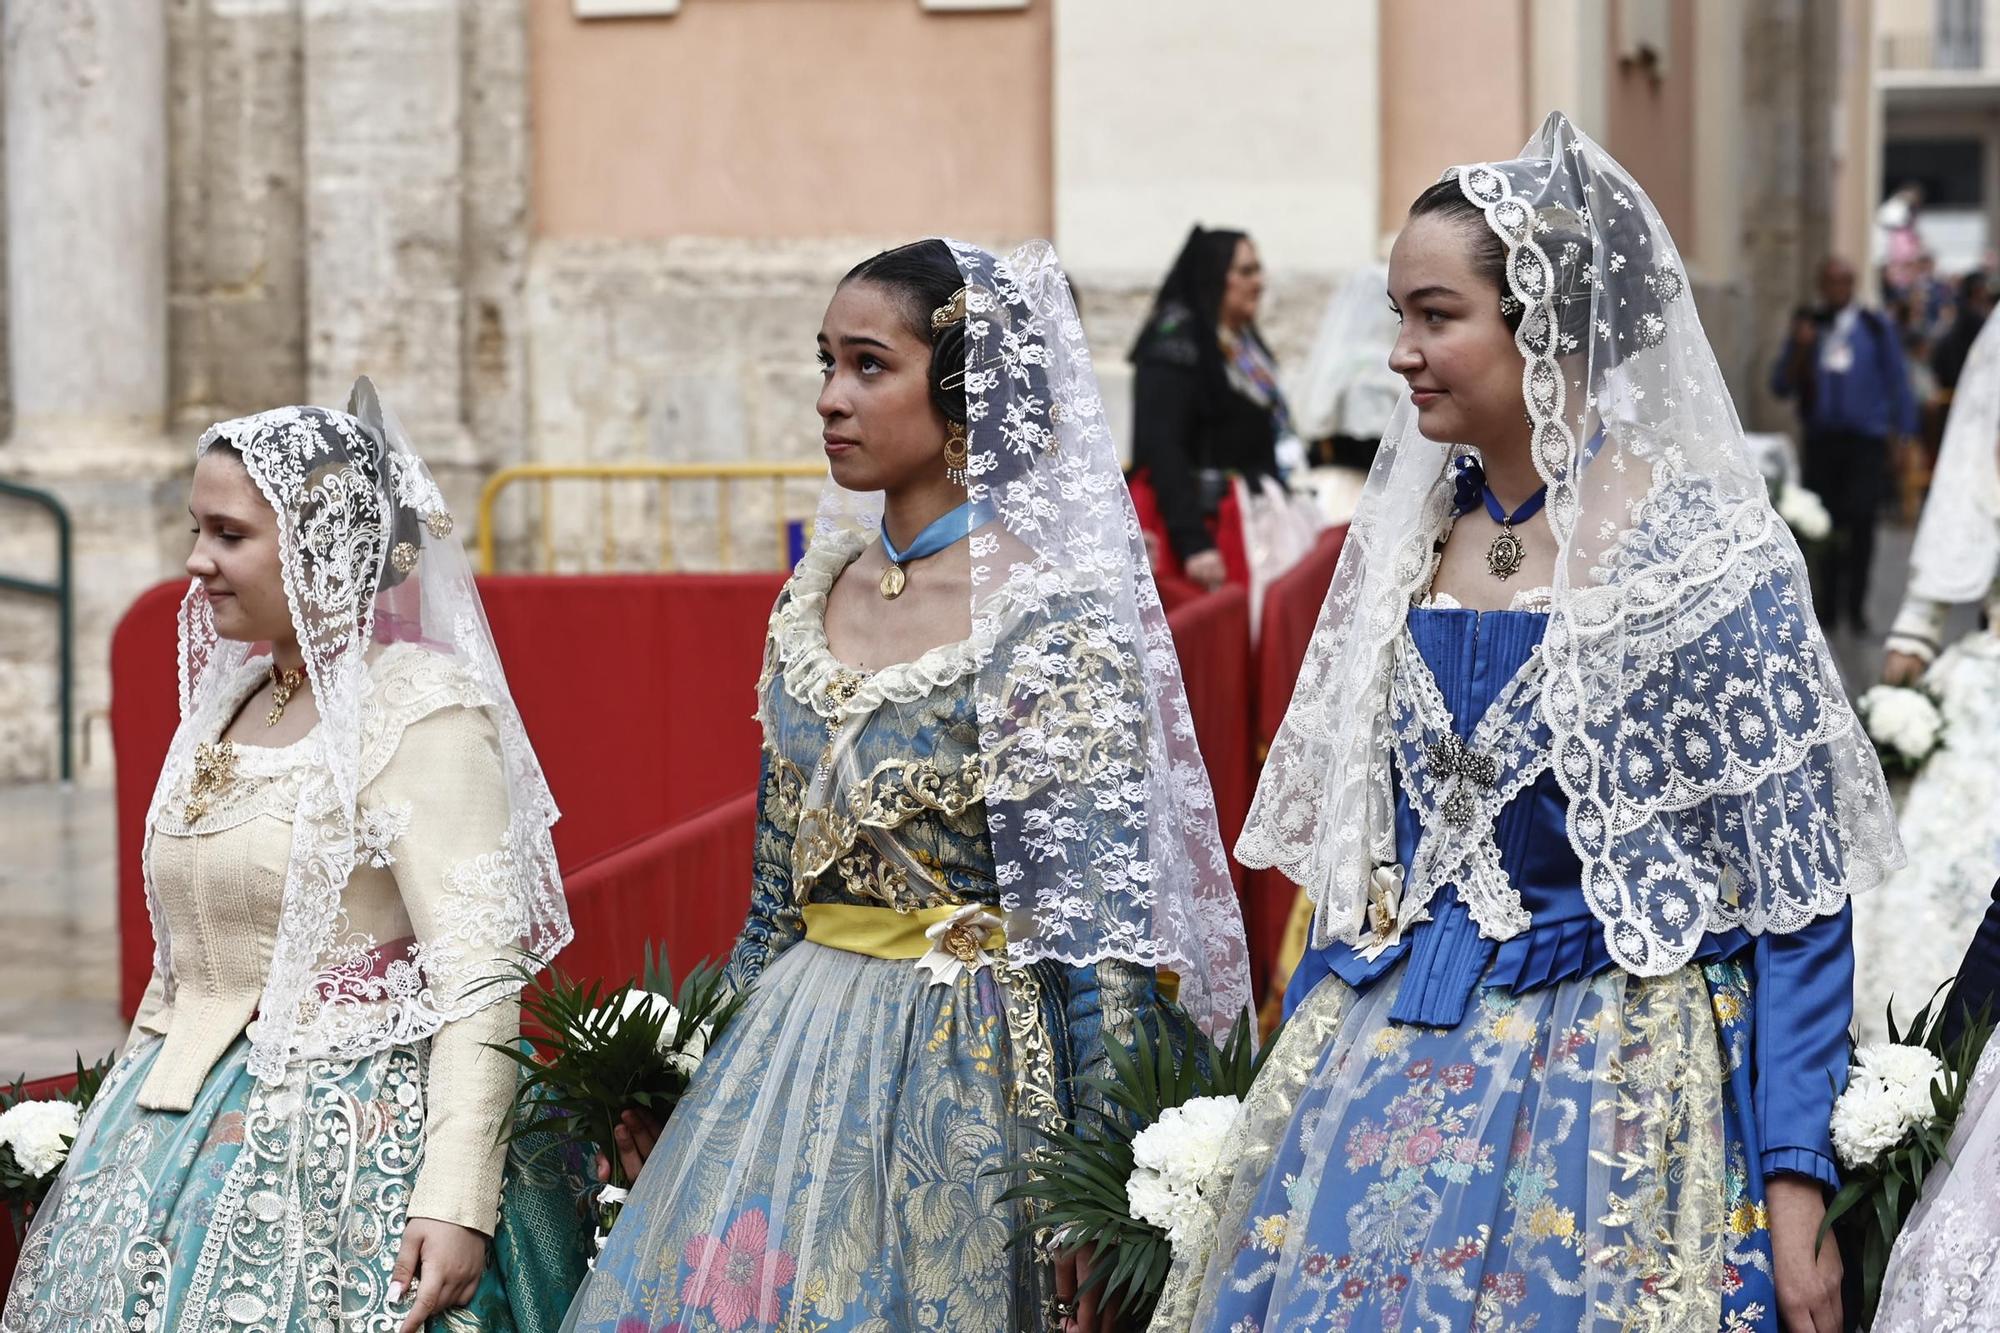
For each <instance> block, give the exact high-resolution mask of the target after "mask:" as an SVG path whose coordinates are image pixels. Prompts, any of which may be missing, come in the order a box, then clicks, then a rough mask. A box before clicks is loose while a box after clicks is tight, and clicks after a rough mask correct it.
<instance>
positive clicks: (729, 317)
mask: <svg viewBox="0 0 2000 1333" xmlns="http://www.w3.org/2000/svg"><path fill="white" fill-rule="evenodd" d="M904 239H908V238H900V237H899V238H886V237H885V238H872V239H857V240H852V241H813V242H777V241H735V242H730V241H692V240H690V241H667V242H615V243H614V242H584V241H552V240H544V241H542V242H540V243H538V244H537V245H536V246H535V248H534V254H533V258H532V260H531V262H530V265H529V277H528V299H527V319H528V326H529V329H530V330H531V336H530V338H529V339H528V350H527V360H528V379H529V394H528V397H529V400H530V402H531V403H532V404H533V407H532V410H531V413H530V417H529V431H528V439H529V443H528V456H529V457H530V458H532V459H534V460H536V461H545V462H578V461H590V462H638V461H646V462H664V461H675V462H702V461H706V462H721V461H734V460H741V459H755V460H759V461H768V460H790V461H801V462H813V463H816V462H818V461H819V460H820V458H821V457H822V454H821V451H820V441H819V430H820V426H819V420H818V417H817V416H816V415H815V412H814V406H813V405H814V401H815V399H816V397H817V395H818V392H819V376H818V372H817V369H816V367H815V362H814V344H813V339H814V336H815V335H816V334H817V332H818V330H819V324H820V319H821V317H822V315H823V314H824V313H825V309H826V302H827V299H828V298H829V297H830V296H831V295H832V292H833V287H834V284H835V283H836V282H838V281H839V279H840V275H841V274H842V273H844V272H846V271H847V269H848V268H850V267H851V266H852V265H853V264H854V263H855V262H857V261H858V260H860V259H863V258H865V257H866V256H868V255H869V254H872V253H873V252H874V251H876V250H878V249H881V248H883V247H884V246H886V245H892V244H896V243H898V242H899V241H900V240H904ZM994 244H1003V243H1001V242H994ZM1163 267H1164V266H1163ZM1073 276H1074V277H1075V282H1076V288H1077V291H1078V294H1079V298H1080V305H1081V308H1082V311H1083V316H1084V324H1085V328H1086V330H1087V332H1088V333H1089V335H1090V342H1091V347H1092V349H1093V351H1094V353H1095V355H1096V362H1097V372H1098V377H1099V380H1100V381H1101V382H1102V384H1103V387H1104V393H1105V400H1106V404H1107V408H1108V410H1109V413H1110V416H1111V420H1112V423H1113V425H1114V427H1116V434H1117V436H1118V438H1119V440H1120V442H1121V444H1123V443H1125V442H1126V441H1127V439H1128V432H1127V426H1128V424H1129V421H1130V413H1131V375H1130V367H1129V366H1128V365H1127V364H1126V361H1125V351H1126V349H1127V348H1128V347H1130V346H1131V343H1132V340H1133V338H1134V336H1135V335H1136V334H1137V331H1138V327H1139V323H1140V321H1141V320H1142V319H1143V318H1144V316H1145V313H1146V311H1147V309H1148V308H1149V306H1150V303H1151V300H1152V294H1153V293H1152V287H1151V283H1150V281H1149V282H1146V283H1137V282H1133V281H1131V280H1130V279H1129V278H1128V279H1120V278H1118V277H1115V276H1110V275H1106V276H1103V277H1100V276H1098V275H1095V274H1093V273H1090V272H1087V271H1086V272H1083V273H1079V274H1075V275H1073ZM1333 281H1334V280H1333V279H1330V278H1327V277H1323V276H1319V275H1285V274H1278V275H1274V278H1273V281H1272V284H1271V287H1270V291H1269V295H1268V296H1267V301H1266V316H1265V320H1264V329H1265V332H1266V335H1267V336H1268V337H1269V338H1270V339H1271V340H1272V343H1273V346H1274V349H1275V350H1276V352H1277V354H1278V356H1279V358H1280V361H1281V364H1287V365H1290V366H1293V367H1303V365H1304V362H1305V355H1306V352H1307V351H1308V349H1309V348H1310V346H1311V340H1312V336H1313V332H1314V330H1315V329H1316V328H1317V327H1318V323H1319V318H1320V311H1321V308H1322V307H1323V306H1324V304H1325V301H1326V298H1327V294H1328V293H1329V291H1331V290H1332V286H1333ZM817 490H818V487H817V484H816V483H813V482H810V481H792V482H787V483H786V484H785V486H784V488H783V499H782V501H781V502H780V503H778V504H774V502H773V498H772V495H771V490H770V488H769V487H768V486H748V485H739V486H738V487H737V488H736V489H735V491H734V494H733V496H732V499H731V502H730V511H729V514H728V516H727V517H728V527H729V531H730V534H731V556H732V559H731V560H730V561H729V562H728V563H731V564H733V565H734V566H735V567H737V568H744V567H766V568H769V567H775V566H776V564H777V563H779V560H780V558H781V549H780V547H779V545H778V536H777V533H778V526H777V512H776V511H777V510H779V509H782V511H783V513H784V515H785V516H786V517H788V518H794V519H797V518H804V517H807V516H809V515H810V514H811V512H812V508H813V502H814V498H815V496H816V494H817ZM551 495H552V496H553V500H552V503H553V505H554V510H553V512H552V515H551V521H550V528H551V530H552V531H553V532H554V533H555V534H556V543H555V551H554V557H553V560H547V559H546V558H545V554H544V552H543V550H542V548H541V540H542V539H541V533H542V526H541V503H542V499H541V489H540V486H539V484H536V483H529V484H520V485H516V486H515V487H513V488H511V489H510V492H509V493H508V494H506V495H505V496H504V497H503V499H502V500H501V502H500V505H499V508H498V511H497V522H496V526H497V527H498V528H499V530H500V549H501V554H502V560H501V564H502V566H503V567H523V566H535V565H540V564H544V563H549V564H553V566H554V567H555V568H558V569H564V570H583V569H596V568H603V567H605V565H606V564H607V563H610V564H613V565H616V566H618V567H626V568H630V567H635V566H636V567H641V568H644V567H650V566H653V565H654V564H656V563H657V562H658V561H659V555H660V551H661V546H662V542H661V538H660V535H659V533H660V525H661V518H662V513H661V499H660V494H659V491H658V488H657V487H656V486H654V485H652V484H651V483H647V482H636V481H635V482H625V483H619V484H617V485H615V486H613V487H611V488H610V490H609V494H608V495H607V494H606V492H605V490H604V489H603V488H601V487H599V486H598V485H597V484H596V483H580V482H568V483H562V482H558V483H553V484H552V489H551ZM719 500H720V496H719V494H718V492H717V490H716V488H715V487H714V486H712V485H708V484H696V483H677V484H676V485H675V487H674V488H673V492H672V499H671V501H670V503H669V504H668V506H667V509H666V513H665V518H666V521H667V523H668V524H669V526H670V528H671V545H672V549H673V551H674V553H675V557H676V558H675V561H674V563H675V564H676V565H678V566H679V567H682V568H695V569H705V568H718V567H720V566H721V565H722V564H723V563H724V561H723V559H722V552H721V549H720V542H719V537H718V531H719V528H720V526H721V524H722V522H723V518H722V515H720V514H719V513H718V503H719ZM607 533H609V534H610V540H609V542H608V547H609V551H608V554H609V557H610V558H609V560H607Z"/></svg>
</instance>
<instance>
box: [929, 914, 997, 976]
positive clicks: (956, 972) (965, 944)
mask: <svg viewBox="0 0 2000 1333" xmlns="http://www.w3.org/2000/svg"><path fill="white" fill-rule="evenodd" d="M1005 925H1006V922H1004V921H1002V920H1001V919H1000V918H999V917H997V916H995V915H994V914H993V913H992V912H990V911H988V910H987V909H986V908H985V907H984V906H983V905H981V904H979V903H967V904H966V905H965V906H963V907H961V908H959V909H958V910H957V911H956V912H953V913H952V914H951V915H950V916H948V917H946V918H945V919H944V920H943V921H940V922H938V923H937V924H935V925H933V926H931V927H930V928H929V929H927V930H926V931H924V938H925V939H927V940H929V941H930V942H931V947H930V951H929V952H928V953H926V954H924V956H923V957H921V958H919V959H917V966H918V967H920V968H922V969H923V970H925V971H926V972H929V973H930V974H931V985H933V986H949V985H951V984H952V983H953V982H955V981H957V980H958V978H959V976H960V975H961V974H963V973H965V972H967V971H973V972H977V971H978V970H979V969H980V968H983V967H988V966H991V965H992V962H993V958H992V955H990V954H988V953H987V952H986V941H987V939H988V938H989V937H991V936H992V934H993V933H994V932H995V931H997V930H999V929H1001V928H1002V927H1003V926H1005Z"/></svg>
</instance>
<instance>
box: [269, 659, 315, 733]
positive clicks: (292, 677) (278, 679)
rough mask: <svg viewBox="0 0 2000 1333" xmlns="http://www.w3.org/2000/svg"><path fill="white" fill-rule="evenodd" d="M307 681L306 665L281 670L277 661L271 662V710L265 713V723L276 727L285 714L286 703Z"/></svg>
mask: <svg viewBox="0 0 2000 1333" xmlns="http://www.w3.org/2000/svg"><path fill="white" fill-rule="evenodd" d="M305 683H306V672H305V668H304V667H293V668H292V669H291V670H290V671H281V670H279V669H278V664H277V663H276V662H273V663H271V711H270V712H268V713H266V714H264V725H265V726H267V727H275V726H277V725H278V719H279V718H281V717H283V716H284V715H285V705H286V704H288V703H290V702H291V701H292V696H293V695H294V694H297V693H298V692H299V686H301V685H303V684H305Z"/></svg>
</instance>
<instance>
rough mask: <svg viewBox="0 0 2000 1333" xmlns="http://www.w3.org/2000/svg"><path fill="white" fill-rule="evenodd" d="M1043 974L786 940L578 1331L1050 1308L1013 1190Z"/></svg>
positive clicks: (639, 1196)
mask: <svg viewBox="0 0 2000 1333" xmlns="http://www.w3.org/2000/svg"><path fill="white" fill-rule="evenodd" d="M1039 975H1040V969H1039V968H1038V969H1036V970H1035V971H1033V972H1011V971H1010V973H1009V977H1008V979H1007V980H1006V981H1005V982H1004V983H1003V982H1002V981H1001V980H1000V979H999V978H997V977H996V975H995V972H994V970H993V969H991V968H988V969H982V970H980V971H978V972H976V973H967V974H965V975H963V976H961V977H959V978H958V980H957V981H955V982H953V983H951V984H949V985H944V984H935V985H934V984H932V982H931V979H930V976H929V974H928V973H926V972H923V971H920V970H919V969H918V968H916V967H915V966H914V965H913V964H912V963H911V962H909V961H908V960H901V959H884V958H872V957H866V956H864V955H861V954H857V953H850V952H847V951H844V950H841V949H833V948H827V947H825V946H823V945H820V944H816V943H812V942H810V941H808V942H803V943H799V944H795V945H793V946H792V947H791V948H789V949H787V950H786V951H785V952H784V953H782V954H780V955H779V956H778V958H777V959H776V960H775V961H773V962H772V963H771V965H770V966H769V967H768V968H767V969H766V970H765V972H764V974H763V975H762V977H760V978H759V980H758V982H757V984H756V987H755V989H754V990H752V992H751V994H750V998H749V1000H748V1002H747V1003H746V1004H745V1006H744V1009H743V1011H742V1012H741V1013H740V1014H739V1015H738V1016H737V1017H736V1018H735V1019H734V1020H732V1022H731V1023H730V1025H729V1027H728V1028H727V1030H725V1031H724V1033H723V1034H722V1036H721V1037H720V1038H719V1039H718V1041H717V1043H716V1046H715V1049H714V1050H713V1051H711V1052H710V1054H709V1056H708V1058H707V1059H706V1060H704V1061H703V1063H702V1067H701V1070H700V1072H699V1073H698V1074H697V1075H696V1076H695V1079H694V1083H693V1085H692V1086H691V1087H690V1088H689V1090H688V1094H687V1096H686V1097H685V1098H684V1099H683V1100H682V1102H681V1104H680V1106H679V1108H678V1109H677V1110H676V1111H675V1112H674V1116H673V1119H672V1120H671V1121H670V1122H669V1123H668V1125H667V1129H666V1133H665V1134H664V1136H663V1137H662V1138H661V1140H660V1144H659V1147H658V1148H656V1149H655V1150H654V1153H653V1155H652V1157H651V1158H650V1159H649V1160H648V1161H647V1163H646V1168H645V1170H644V1171H642V1172H641V1173H640V1175H639V1179H638V1180H637V1181H636V1182H635V1183H634V1184H633V1187H632V1194H631V1197H630V1198H629V1199H628V1200H627V1202H626V1204H625V1207H624V1210H623V1212H622V1213H621V1214H620V1215H619V1219H618V1223H617V1225H616V1226H614V1227H613V1228H612V1231H611V1235H610V1237H609V1238H608V1240H607V1241H606V1243H605V1248H604V1251H603V1253H602V1254H600V1255H599V1256H598V1259H597V1265H596V1269H595V1271H594V1272H592V1273H591V1275H590V1277H589V1278H588V1279H586V1281H585V1283H584V1286H583V1289H582V1290H581V1291H580V1292H579V1293H578V1294H577V1298H576V1302H575V1304H574V1305H572V1306H571V1307H570V1312H569V1318H568V1321H567V1322H566V1323H565V1324H564V1326H563V1327H564V1329H565V1330H566V1333H567V1331H569V1330H575V1331H577V1333H745V1331H746V1330H752V1329H777V1328H783V1329H787V1330H799V1331H800V1333H840V1331H842V1330H854V1331H856V1333H859V1331H861V1330H867V1331H868V1333H890V1331H891V1330H901V1329H935V1330H939V1333H943V1331H944V1330H950V1331H951V1333H980V1331H982V1330H983V1331H987V1333H1015V1330H1018V1329H1023V1328H1041V1327H1044V1326H1045V1325H1044V1309H1045V1305H1046V1302H1047V1300H1048V1298H1049V1294H1050V1292H1049V1276H1048V1273H1049V1270H1048V1268H1047V1266H1046V1265H1045V1264H1043V1263H1041V1262H1039V1261H1038V1260H1037V1259H1036V1257H1035V1255H1034V1253H1033V1249H1032V1247H1030V1246H1014V1247H1012V1248H1010V1247H1009V1245H1008V1241H1009V1238H1010V1236H1011V1235H1012V1233H1013V1231H1014V1230H1015V1228H1016V1227H1017V1226H1018V1225H1020V1224H1021V1221H1022V1215H1021V1211H1020V1208H1019V1205H1017V1204H1013V1203H1003V1202H1001V1200H1000V1196H1001V1195H1002V1194H1003V1193H1005V1192H1006V1190H1007V1188H1008V1186H1009V1185H1010V1184H1012V1183H1014V1180H1015V1177H1012V1176H1010V1175H1009V1174H1008V1171H1009V1168H1011V1167H1014V1166H1015V1165H1016V1164H1018V1163H1020V1162H1021V1161H1023V1160H1024V1159H1025V1157H1026V1155H1027V1152H1028V1150H1029V1148H1030V1147H1031V1146H1032V1145H1033V1144H1035V1143H1038V1142H1040V1137H1039V1133H1040V1131H1039V1130H1038V1129H1037V1128H1035V1127H1034V1125H1033V1122H1031V1121H1030V1120H1029V1119H1028V1118H1027V1116H1026V1115H1025V1114H1023V1113H1022V1111H1021V1110H1020V1107H1021V1106H1022V1104H1023V1103H1024V1102H1026V1101H1029V1100H1031V1097H1030V1095H1029V1094H1028V1088H1029V1085H1030V1084H1031V1083H1032V1082H1033V1081H1035V1074H1034V1072H1033V1069H1032V1066H1031V1064H1030V1062H1029V1055H1030V1054H1031V1053H1024V1047H1027V1046H1029V1045H1036V1046H1040V1048H1041V1049H1044V1050H1046V1049H1047V1045H1046V1037H1041V1038H1037V1039H1036V1040H1035V1041H1034V1042H1033V1043H1024V1042H1023V1041H1022V1040H1021V1039H1020V1037H1019V1036H1017V1034H1019V1033H1022V1032H1023V1031H1032V1030H1034V1029H1035V1027H1036V1025H1038V1024H1040V1025H1042V1026H1041V1027H1040V1031H1042V1032H1044V1033H1045V1032H1046V1031H1047V1027H1046V1026H1045V1023H1046V1014H1045V1013H1044V1012H1043V1010H1044V1006H1043V1004H1042V1003H1041V1002H1040V1001H1045V1000H1046V999H1047V998H1048V997H1047V996H1046V995H1042V996H1040V1001H1038V999H1037V996H1036V995H1035V994H1032V993H1030V992H1033V991H1034V990H1035V988H1036V987H1038V986H1039V983H1038V982H1037V981H1036V977H1037V976H1039ZM1024 1011H1025V1012H1024ZM1031 1015H1034V1016H1031ZM1024 1023H1025V1024H1027V1025H1028V1027H1027V1028H1025V1029H1024V1027H1023V1024H1024Z"/></svg>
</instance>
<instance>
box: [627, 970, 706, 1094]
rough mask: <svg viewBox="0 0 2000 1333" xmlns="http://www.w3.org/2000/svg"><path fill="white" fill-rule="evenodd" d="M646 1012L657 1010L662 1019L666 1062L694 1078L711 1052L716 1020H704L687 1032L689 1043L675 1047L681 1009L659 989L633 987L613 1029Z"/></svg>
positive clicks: (661, 1027)
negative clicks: (705, 1057) (635, 1015)
mask: <svg viewBox="0 0 2000 1333" xmlns="http://www.w3.org/2000/svg"><path fill="white" fill-rule="evenodd" d="M641 1011H645V1012H647V1013H656V1014H659V1015H661V1018H660V1053H661V1054H662V1055H665V1056H666V1057H667V1064H668V1066H669V1067H670V1068H672V1069H674V1070H675V1071H677V1072H678V1073H680V1074H682V1075H685V1076H687V1077H690V1078H692V1077H693V1076H694V1071H695V1067H696V1066H698V1065H699V1064H700V1063H701V1058H702V1057H703V1056H704V1055H707V1054H708V1042H709V1038H710V1037H712V1036H713V1035H714V1029H715V1025H714V1024H713V1023H702V1024H700V1025H699V1026H697V1027H696V1028H695V1030H694V1031H693V1032H691V1033H689V1034H688V1039H687V1044H686V1045H685V1046H680V1047H676V1046H675V1045H674V1034H675V1033H677V1032H679V1031H680V1027H681V1011H680V1008H679V1006H677V1005H676V1004H675V1003H674V1002H673V1001H672V1000H670V999H668V998H667V997H666V996H664V995H661V994H659V993H658V992H656V991H649V990H641V989H639V988H638V987H637V986H634V987H633V988H632V989H631V990H629V991H627V992H626V993H625V1000H624V1003H623V1004H622V1005H620V1007H619V1010H618V1019H617V1022H614V1023H613V1024H612V1025H611V1027H610V1031H612V1032H616V1031H617V1030H618V1028H619V1026H620V1024H622V1023H624V1021H625V1020H626V1019H628V1018H630V1017H631V1016H632V1015H634V1014H636V1013H639V1012H641Z"/></svg>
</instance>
